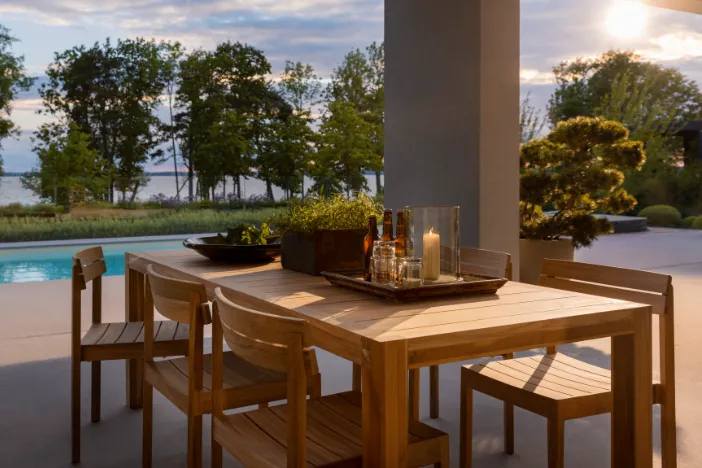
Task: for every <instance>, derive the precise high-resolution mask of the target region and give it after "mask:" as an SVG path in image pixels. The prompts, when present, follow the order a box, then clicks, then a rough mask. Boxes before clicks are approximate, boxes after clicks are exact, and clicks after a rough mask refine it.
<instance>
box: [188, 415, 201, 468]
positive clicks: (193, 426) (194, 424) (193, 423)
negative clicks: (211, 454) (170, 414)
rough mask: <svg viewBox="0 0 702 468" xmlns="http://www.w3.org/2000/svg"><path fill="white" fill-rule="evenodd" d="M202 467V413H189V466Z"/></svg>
mask: <svg viewBox="0 0 702 468" xmlns="http://www.w3.org/2000/svg"><path fill="white" fill-rule="evenodd" d="M201 467H202V415H198V416H195V415H193V414H189V415H188V468H201Z"/></svg>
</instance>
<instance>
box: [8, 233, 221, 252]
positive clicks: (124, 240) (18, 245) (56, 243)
mask: <svg viewBox="0 0 702 468" xmlns="http://www.w3.org/2000/svg"><path fill="white" fill-rule="evenodd" d="M214 235H216V233H198V234H169V235H167V236H139V237H102V238H96V239H63V240H51V241H30V242H0V250H5V249H25V248H33V247H65V246H72V245H96V244H129V243H137V242H159V241H174V240H185V239H188V238H190V237H204V236H214Z"/></svg>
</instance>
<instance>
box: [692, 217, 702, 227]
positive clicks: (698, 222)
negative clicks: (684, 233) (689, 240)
mask: <svg viewBox="0 0 702 468" xmlns="http://www.w3.org/2000/svg"><path fill="white" fill-rule="evenodd" d="M692 229H702V216H697V217H695V220H694V221H693V222H692Z"/></svg>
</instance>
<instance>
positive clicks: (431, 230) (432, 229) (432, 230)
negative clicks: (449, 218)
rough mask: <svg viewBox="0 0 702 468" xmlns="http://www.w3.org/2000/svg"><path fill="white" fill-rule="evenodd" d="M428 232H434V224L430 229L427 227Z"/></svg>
mask: <svg viewBox="0 0 702 468" xmlns="http://www.w3.org/2000/svg"><path fill="white" fill-rule="evenodd" d="M429 234H434V226H432V227H431V229H429Z"/></svg>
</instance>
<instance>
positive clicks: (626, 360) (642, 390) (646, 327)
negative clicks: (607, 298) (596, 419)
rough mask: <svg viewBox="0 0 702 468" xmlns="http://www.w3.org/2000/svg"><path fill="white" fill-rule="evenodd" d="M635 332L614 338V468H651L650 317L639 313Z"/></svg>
mask: <svg viewBox="0 0 702 468" xmlns="http://www.w3.org/2000/svg"><path fill="white" fill-rule="evenodd" d="M634 322H635V332H634V334H631V335H621V336H616V337H612V393H613V399H614V401H613V410H612V466H613V467H617V468H651V466H652V464H653V443H652V437H653V435H652V432H653V430H652V425H653V421H652V419H653V408H652V407H653V390H652V382H653V375H652V363H651V313H650V312H648V313H643V312H638V313H637V314H636V316H635V319H634Z"/></svg>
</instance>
